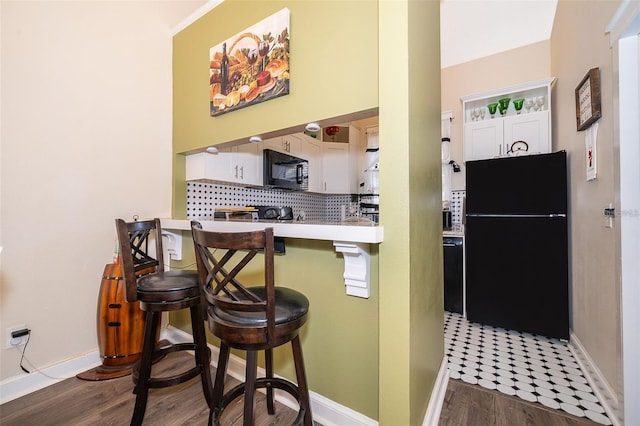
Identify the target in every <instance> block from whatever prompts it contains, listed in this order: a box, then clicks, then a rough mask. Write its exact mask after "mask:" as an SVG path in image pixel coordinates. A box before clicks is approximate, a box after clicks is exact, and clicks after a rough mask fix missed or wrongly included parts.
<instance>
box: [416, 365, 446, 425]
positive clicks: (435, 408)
mask: <svg viewBox="0 0 640 426" xmlns="http://www.w3.org/2000/svg"><path fill="white" fill-rule="evenodd" d="M448 385H449V369H448V368H447V357H446V356H445V357H443V358H442V363H441V364H440V370H439V371H438V377H436V383H435V384H434V386H433V390H432V391H431V397H430V398H429V405H428V406H427V412H426V413H425V415H424V421H423V422H422V426H438V421H439V420H440V413H441V412H442V404H443V403H444V397H445V395H446V393H447V386H448Z"/></svg>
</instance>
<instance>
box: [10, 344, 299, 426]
mask: <svg viewBox="0 0 640 426" xmlns="http://www.w3.org/2000/svg"><path fill="white" fill-rule="evenodd" d="M185 363H188V366H189V367H191V366H192V363H193V357H192V356H190V355H188V354H186V353H182V354H181V353H173V354H170V355H168V356H167V358H166V359H164V360H163V361H162V362H160V363H158V364H156V365H154V367H153V373H152V374H154V375H163V374H166V373H163V372H166V371H171V370H172V369H173V371H174V372H175V371H179V369H180V368H182V367H180V366H179V365H180V364H183V365H187V364H185ZM176 367H177V369H178V370H176ZM211 371H212V377H215V368H213V367H212V368H211ZM166 375H169V374H166ZM237 383H238V382H237V381H236V380H235V379H233V378H231V377H228V378H227V386H228V387H227V389H228V388H230V387H232V386H234V385H235V384H237ZM132 389H133V383H132V381H131V376H126V377H121V378H118V379H112V380H105V381H97V382H91V381H84V380H80V379H77V378H75V377H73V378H70V379H67V380H63V381H61V382H59V383H56V384H55V385H52V386H49V387H47V388H44V389H41V390H39V391H37V392H33V393H31V394H29V395H26V396H24V397H21V398H18V399H15V400H13V401H9V402H7V403H5V404H2V405H0V424H1V425H2V426H12V425H16V426H18V425H20V426H25V425H74V426H77V425H127V424H129V423H130V421H131V414H132V413H133V406H134V404H135V395H133V394H132V393H131V391H132ZM257 395H258V396H257V398H256V401H257V402H256V410H257V414H256V425H280V424H283V425H288V424H291V423H292V422H293V420H294V419H295V417H296V415H297V412H295V411H293V410H291V409H289V408H288V407H286V406H283V405H281V404H278V403H276V414H275V415H273V416H270V415H269V414H268V413H267V410H266V405H265V404H264V403H263V401H264V396H263V395H262V394H261V393H258V394H257ZM242 402H243V400H242V398H239V399H238V400H236V401H235V402H233V403H232V404H231V405H230V406H229V407H228V408H227V409H226V410H225V412H224V414H223V418H222V421H221V424H223V425H225V426H226V425H230V426H235V425H241V424H242ZM208 419H209V408H208V407H207V403H206V402H205V400H204V396H203V394H202V386H201V384H200V381H199V380H196V379H194V380H191V381H189V382H187V383H183V384H181V385H178V386H174V387H170V388H164V389H151V390H150V391H149V400H148V403H147V410H146V413H145V417H144V424H145V425H154V426H155V425H158V426H163V425H206V424H207V423H208Z"/></svg>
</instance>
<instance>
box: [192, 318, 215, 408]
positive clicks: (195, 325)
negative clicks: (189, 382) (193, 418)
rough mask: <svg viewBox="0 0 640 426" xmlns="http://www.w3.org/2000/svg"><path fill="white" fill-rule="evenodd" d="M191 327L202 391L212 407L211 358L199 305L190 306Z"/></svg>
mask: <svg viewBox="0 0 640 426" xmlns="http://www.w3.org/2000/svg"><path fill="white" fill-rule="evenodd" d="M191 328H192V331H193V340H194V343H195V345H196V364H197V365H198V367H199V368H200V369H201V370H200V378H201V381H202V392H203V393H204V399H205V400H206V401H207V405H208V406H209V409H211V408H212V407H213V382H212V381H211V360H210V357H209V348H208V347H207V336H206V334H205V331H204V321H203V320H202V315H201V313H200V306H192V307H191Z"/></svg>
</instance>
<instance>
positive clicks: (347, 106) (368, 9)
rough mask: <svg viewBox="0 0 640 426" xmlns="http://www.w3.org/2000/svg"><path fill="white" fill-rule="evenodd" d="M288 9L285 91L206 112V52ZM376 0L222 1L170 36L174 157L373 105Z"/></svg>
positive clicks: (374, 92) (376, 59)
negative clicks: (228, 109) (230, 109)
mask: <svg viewBox="0 0 640 426" xmlns="http://www.w3.org/2000/svg"><path fill="white" fill-rule="evenodd" d="M285 7H286V8H288V9H289V11H290V61H289V68H290V76H291V78H290V93H289V95H286V96H282V97H280V98H277V99H272V100H269V101H267V102H262V103H260V104H256V105H252V106H249V107H246V108H243V109H241V110H237V111H233V112H230V113H226V114H222V115H219V116H216V117H211V116H210V115H209V49H210V48H211V47H213V46H215V45H217V44H218V43H220V42H222V41H223V40H226V39H228V38H230V37H232V36H234V35H236V34H238V33H241V32H242V31H244V30H245V29H246V28H248V27H250V26H251V25H253V24H255V23H256V22H259V21H261V20H263V19H264V18H266V17H268V16H270V15H272V14H274V13H275V12H277V11H279V10H281V9H283V8H285ZM377 15H378V8H377V2H376V1H370V0H367V1H244V0H242V1H238V0H227V1H225V2H223V3H221V4H220V5H219V6H218V7H216V8H215V9H213V10H212V11H211V12H209V13H208V14H206V15H205V16H203V17H202V18H200V19H199V20H197V21H196V22H194V23H193V24H191V25H190V26H189V27H187V28H186V29H184V30H183V31H181V32H180V33H179V34H177V35H176V36H175V37H174V51H173V59H174V60H173V75H174V79H173V94H174V110H173V114H174V122H173V136H174V138H173V146H174V151H175V152H177V153H181V152H188V151H194V150H199V149H202V148H203V147H207V146H210V145H215V144H219V143H224V142H229V141H236V140H241V139H242V140H244V141H248V138H249V136H251V135H263V134H267V133H269V132H273V131H278V130H281V129H289V128H294V127H296V126H298V127H296V128H297V129H298V131H301V130H302V128H303V126H304V124H306V123H308V122H311V121H319V120H324V119H327V118H331V117H336V116H341V115H347V114H351V113H354V112H359V111H367V110H370V109H372V108H375V107H377V105H378V90H377V87H378V46H377V37H378V31H377V30H378V28H377V25H378V24H377V22H378V21H377Z"/></svg>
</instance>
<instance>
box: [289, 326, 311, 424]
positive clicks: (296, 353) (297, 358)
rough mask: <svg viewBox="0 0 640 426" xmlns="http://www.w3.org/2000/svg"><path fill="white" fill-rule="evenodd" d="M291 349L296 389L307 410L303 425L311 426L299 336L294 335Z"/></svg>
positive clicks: (309, 404)
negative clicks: (294, 367) (296, 382)
mask: <svg viewBox="0 0 640 426" xmlns="http://www.w3.org/2000/svg"><path fill="white" fill-rule="evenodd" d="M291 349H292V350H293V362H294V364H295V366H296V379H297V380H298V391H299V392H300V399H302V401H303V402H304V404H305V405H306V406H307V411H306V413H305V415H304V424H305V426H311V425H312V424H313V418H312V416H311V401H310V400H309V387H308V385H307V375H306V373H305V371H304V360H303V359H302V347H301V345H300V336H296V337H294V338H293V340H292V341H291Z"/></svg>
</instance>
